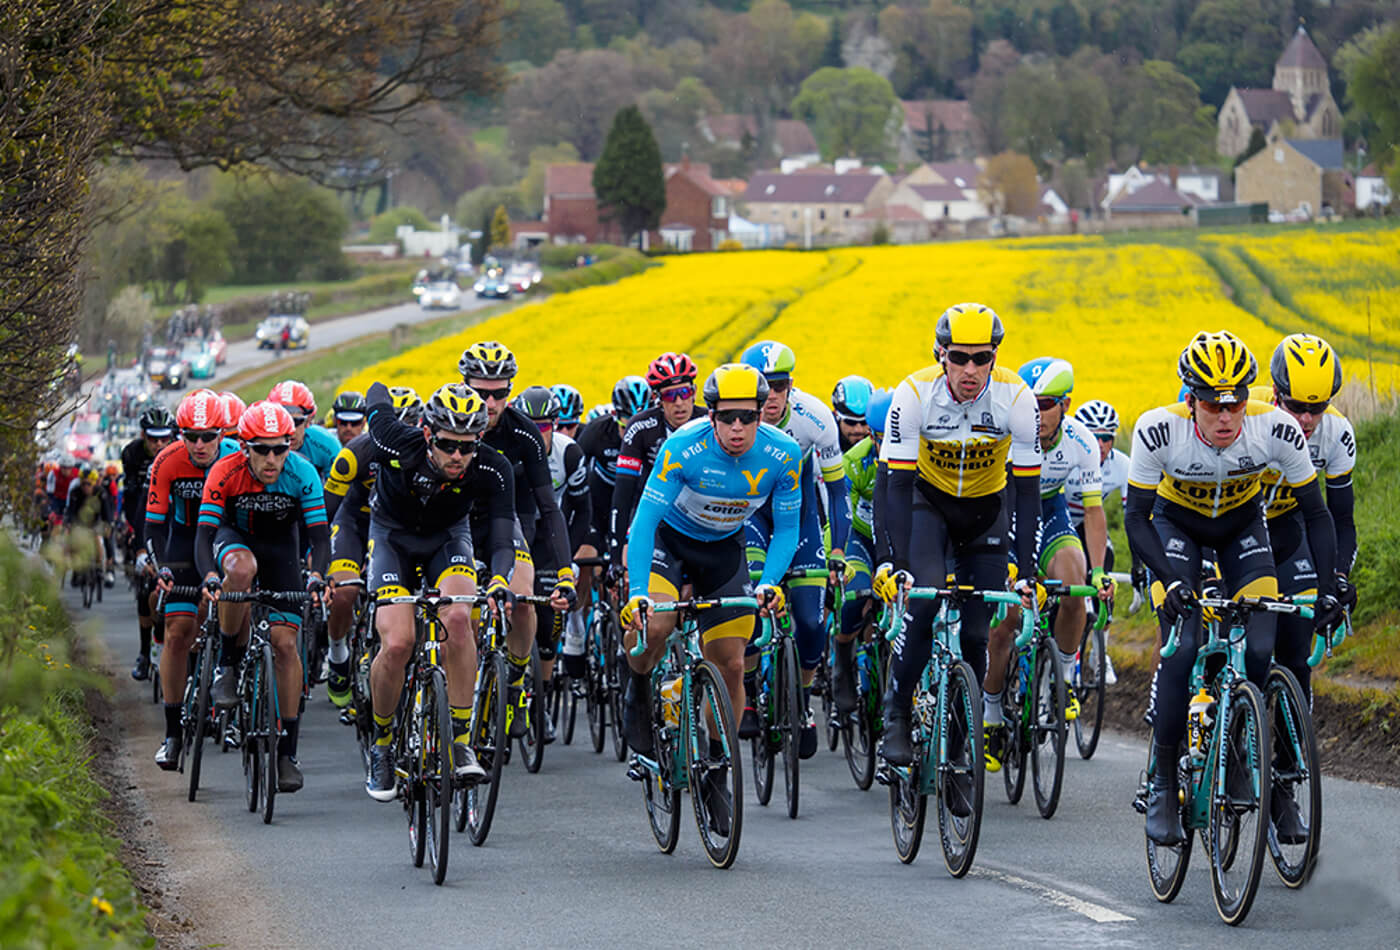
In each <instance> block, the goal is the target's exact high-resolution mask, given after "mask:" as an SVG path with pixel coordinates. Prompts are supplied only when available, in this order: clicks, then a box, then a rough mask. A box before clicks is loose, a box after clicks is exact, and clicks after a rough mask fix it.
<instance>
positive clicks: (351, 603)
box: [326, 505, 369, 705]
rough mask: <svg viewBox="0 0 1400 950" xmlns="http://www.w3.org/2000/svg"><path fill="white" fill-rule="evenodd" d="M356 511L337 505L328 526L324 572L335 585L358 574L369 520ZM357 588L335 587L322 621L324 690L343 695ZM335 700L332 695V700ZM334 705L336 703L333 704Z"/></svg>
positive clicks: (346, 679) (350, 579) (346, 684)
mask: <svg viewBox="0 0 1400 950" xmlns="http://www.w3.org/2000/svg"><path fill="white" fill-rule="evenodd" d="M361 520H362V517H361V513H360V512H354V511H346V506H345V505H341V507H340V509H339V510H337V511H336V514H335V522H334V523H333V524H332V525H331V563H330V569H329V571H328V575H329V577H330V579H331V581H332V582H333V583H335V584H343V583H344V582H346V581H353V580H355V579H356V578H358V577H359V576H360V564H361V562H362V561H363V560H364V556H365V534H366V532H367V530H368V527H369V519H368V518H363V521H364V524H361V523H360V522H361ZM359 594H360V592H359V589H358V588H355V587H343V588H342V587H337V588H336V590H335V592H334V594H332V596H331V604H330V611H329V614H330V615H329V617H328V618H327V620H326V638H327V645H326V659H327V661H328V663H329V664H330V672H331V677H330V679H331V682H329V683H327V692H328V693H330V692H332V691H334V692H336V693H337V694H339V695H347V694H348V690H349V682H348V677H349V673H350V647H349V644H348V642H347V640H348V638H349V636H350V627H351V626H352V625H353V624H354V622H355V602H356V600H358V599H359ZM335 699H336V697H335V696H332V701H333V702H334V701H335ZM337 705H340V704H339V703H337Z"/></svg>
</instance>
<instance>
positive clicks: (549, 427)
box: [533, 419, 554, 435]
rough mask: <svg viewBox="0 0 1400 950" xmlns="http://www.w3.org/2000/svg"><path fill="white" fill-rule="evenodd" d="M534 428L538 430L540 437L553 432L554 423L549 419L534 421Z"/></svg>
mask: <svg viewBox="0 0 1400 950" xmlns="http://www.w3.org/2000/svg"><path fill="white" fill-rule="evenodd" d="M533 421H534V423H535V428H537V429H539V430H540V435H544V434H545V433H546V432H553V431H554V422H553V420H551V419H535V420H533Z"/></svg>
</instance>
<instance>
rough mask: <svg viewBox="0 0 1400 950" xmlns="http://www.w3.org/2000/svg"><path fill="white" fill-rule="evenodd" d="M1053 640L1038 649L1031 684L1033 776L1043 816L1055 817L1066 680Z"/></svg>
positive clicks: (1061, 774)
mask: <svg viewBox="0 0 1400 950" xmlns="http://www.w3.org/2000/svg"><path fill="white" fill-rule="evenodd" d="M1056 652H1057V651H1056V649H1055V644H1054V641H1053V640H1050V639H1048V638H1047V639H1045V640H1044V641H1043V642H1042V643H1041V644H1040V648H1039V649H1037V650H1036V653H1035V679H1034V680H1033V681H1032V684H1033V685H1032V687H1031V711H1032V717H1033V718H1032V720H1031V777H1032V783H1031V784H1032V785H1033V786H1034V787H1035V806H1036V808H1037V809H1039V811H1040V817H1042V818H1053V817H1054V816H1055V809H1057V808H1058V807H1059V806H1060V787H1061V784H1062V783H1063V781H1064V775H1065V681H1064V677H1063V676H1062V675H1061V674H1060V662H1059V659H1058V658H1057V657H1056V656H1055V654H1056Z"/></svg>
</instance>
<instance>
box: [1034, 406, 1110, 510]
mask: <svg viewBox="0 0 1400 950" xmlns="http://www.w3.org/2000/svg"><path fill="white" fill-rule="evenodd" d="M1041 451H1042V453H1043V455H1044V458H1043V460H1042V461H1041V464H1040V497H1041V498H1053V497H1054V496H1055V495H1058V494H1059V493H1060V490H1061V489H1064V491H1065V492H1066V493H1068V492H1069V485H1070V482H1071V476H1072V477H1073V479H1072V480H1073V484H1074V485H1075V488H1076V490H1077V491H1078V493H1079V500H1080V504H1081V505H1088V506H1089V507H1090V508H1096V507H1098V506H1099V505H1102V504H1103V498H1102V495H1103V471H1102V466H1100V464H1099V449H1098V444H1097V443H1096V442H1095V440H1094V435H1093V433H1092V432H1090V431H1089V430H1088V429H1086V428H1085V427H1084V424H1083V423H1081V422H1079V421H1077V420H1075V419H1065V420H1064V422H1062V423H1060V431H1059V432H1057V433H1055V443H1054V444H1053V445H1046V446H1042V447H1041Z"/></svg>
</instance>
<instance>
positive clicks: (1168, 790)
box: [1147, 746, 1186, 847]
mask: <svg viewBox="0 0 1400 950" xmlns="http://www.w3.org/2000/svg"><path fill="white" fill-rule="evenodd" d="M1153 757H1154V760H1155V761H1156V763H1157V769H1156V771H1157V774H1155V775H1153V776H1151V777H1150V778H1149V779H1148V784H1147V837H1148V838H1149V839H1151V840H1152V841H1154V842H1156V843H1157V844H1159V845H1162V846H1163V847H1171V846H1173V845H1178V844H1181V843H1182V842H1184V841H1185V840H1186V829H1185V828H1183V827H1182V824H1181V800H1180V798H1179V797H1178V796H1177V789H1176V749H1175V748H1174V747H1173V748H1168V747H1166V746H1157V747H1156V749H1155V750H1154V753H1153Z"/></svg>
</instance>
